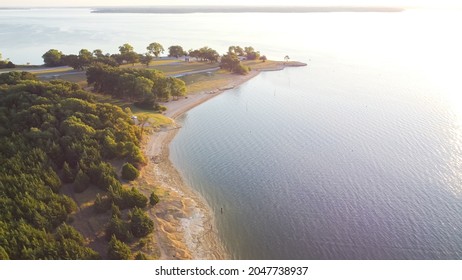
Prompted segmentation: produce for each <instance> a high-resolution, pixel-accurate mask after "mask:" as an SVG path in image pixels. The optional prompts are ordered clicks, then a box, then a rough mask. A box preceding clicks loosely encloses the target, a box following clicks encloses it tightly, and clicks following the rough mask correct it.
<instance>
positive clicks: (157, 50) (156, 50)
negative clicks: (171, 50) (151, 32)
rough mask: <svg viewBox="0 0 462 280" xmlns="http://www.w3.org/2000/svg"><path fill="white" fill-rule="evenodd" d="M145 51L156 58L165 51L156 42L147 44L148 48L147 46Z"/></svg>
mask: <svg viewBox="0 0 462 280" xmlns="http://www.w3.org/2000/svg"><path fill="white" fill-rule="evenodd" d="M146 49H147V50H148V52H149V53H150V54H152V55H154V56H155V57H156V58H158V57H159V54H161V53H164V51H165V50H164V47H163V46H162V45H161V44H159V43H156V42H154V43H151V44H149V46H147V48H146Z"/></svg>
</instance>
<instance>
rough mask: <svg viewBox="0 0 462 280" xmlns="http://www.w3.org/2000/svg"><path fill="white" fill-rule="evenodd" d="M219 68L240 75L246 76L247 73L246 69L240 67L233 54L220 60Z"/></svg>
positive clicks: (237, 59) (239, 62) (242, 66)
mask: <svg viewBox="0 0 462 280" xmlns="http://www.w3.org/2000/svg"><path fill="white" fill-rule="evenodd" d="M220 67H221V68H222V69H226V70H228V71H231V72H233V73H235V74H240V75H246V74H247V73H248V72H249V69H248V67H246V66H244V65H242V64H241V61H240V60H239V58H238V57H237V55H236V54H233V53H228V54H226V55H224V56H223V57H222V58H221V63H220Z"/></svg>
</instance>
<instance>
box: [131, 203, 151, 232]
mask: <svg viewBox="0 0 462 280" xmlns="http://www.w3.org/2000/svg"><path fill="white" fill-rule="evenodd" d="M130 230H131V232H132V234H133V236H135V237H144V236H146V235H148V234H150V233H151V232H152V231H153V230H154V222H153V221H152V220H151V219H149V217H148V216H147V215H146V213H145V212H144V211H143V210H141V209H140V208H137V207H135V209H133V212H132V218H131V221H130Z"/></svg>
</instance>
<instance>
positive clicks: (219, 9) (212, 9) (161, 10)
mask: <svg viewBox="0 0 462 280" xmlns="http://www.w3.org/2000/svg"><path fill="white" fill-rule="evenodd" d="M405 10H406V9H405V8H403V7H366V6H365V7H348V6H332V7H328V6H325V7H296V6H292V7H277V6H267V7H257V6H249V7H244V6H163V7H162V6H160V7H159V6H157V7H152V6H149V7H107V8H106V7H104V8H95V9H94V10H93V11H92V13H135V14H136V13H138V14H192V13H335V12H337V13H339V12H342V13H346V12H348V13H397V12H402V11H405Z"/></svg>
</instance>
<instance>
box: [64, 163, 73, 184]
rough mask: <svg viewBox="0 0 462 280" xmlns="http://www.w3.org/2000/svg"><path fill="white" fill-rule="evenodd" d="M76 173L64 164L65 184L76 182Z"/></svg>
mask: <svg viewBox="0 0 462 280" xmlns="http://www.w3.org/2000/svg"><path fill="white" fill-rule="evenodd" d="M75 176H76V173H75V171H74V170H73V169H72V168H71V167H70V166H69V164H68V163H67V161H66V162H64V165H63V182H64V183H72V182H74V180H75Z"/></svg>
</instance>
